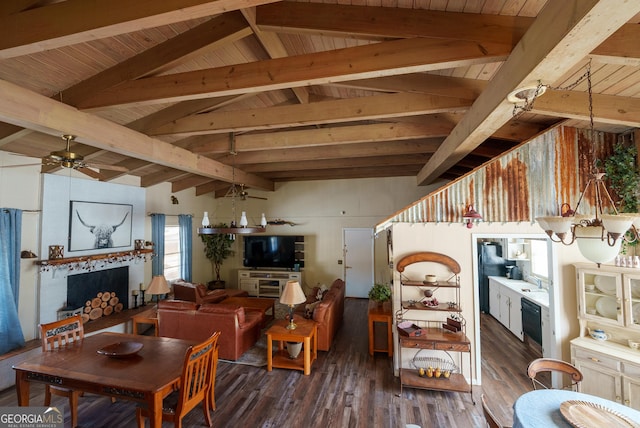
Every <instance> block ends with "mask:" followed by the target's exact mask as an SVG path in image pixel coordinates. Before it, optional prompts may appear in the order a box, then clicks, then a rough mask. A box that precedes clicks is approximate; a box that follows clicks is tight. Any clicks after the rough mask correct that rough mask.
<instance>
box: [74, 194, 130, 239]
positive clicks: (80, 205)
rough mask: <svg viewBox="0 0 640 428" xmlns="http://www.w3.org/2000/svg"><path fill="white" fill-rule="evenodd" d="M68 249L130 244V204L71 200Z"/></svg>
mask: <svg viewBox="0 0 640 428" xmlns="http://www.w3.org/2000/svg"><path fill="white" fill-rule="evenodd" d="M70 203H71V206H70V210H69V251H83V250H98V249H105V248H118V247H130V246H131V224H132V216H133V205H127V204H112V203H103V202H85V201H71V202H70Z"/></svg>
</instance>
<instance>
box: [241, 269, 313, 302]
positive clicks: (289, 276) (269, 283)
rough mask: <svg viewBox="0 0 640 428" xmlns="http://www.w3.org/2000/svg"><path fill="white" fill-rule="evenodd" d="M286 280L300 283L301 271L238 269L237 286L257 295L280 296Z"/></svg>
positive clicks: (252, 294) (251, 294)
mask: <svg viewBox="0 0 640 428" xmlns="http://www.w3.org/2000/svg"><path fill="white" fill-rule="evenodd" d="M287 281H298V282H299V283H300V285H302V272H286V271H273V270H253V269H241V270H239V271H238V286H239V287H240V289H241V290H244V291H246V292H247V293H249V295H250V296H257V297H280V295H281V294H282V290H284V286H285V285H286V283H287Z"/></svg>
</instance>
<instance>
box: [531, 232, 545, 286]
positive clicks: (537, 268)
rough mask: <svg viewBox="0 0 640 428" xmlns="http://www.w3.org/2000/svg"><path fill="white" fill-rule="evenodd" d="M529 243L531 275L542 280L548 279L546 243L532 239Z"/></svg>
mask: <svg viewBox="0 0 640 428" xmlns="http://www.w3.org/2000/svg"><path fill="white" fill-rule="evenodd" d="M530 243H531V274H532V275H534V276H536V277H538V278H540V279H542V280H548V279H549V260H548V259H549V257H548V253H547V248H548V247H547V241H543V240H541V239H532V240H531V241H530Z"/></svg>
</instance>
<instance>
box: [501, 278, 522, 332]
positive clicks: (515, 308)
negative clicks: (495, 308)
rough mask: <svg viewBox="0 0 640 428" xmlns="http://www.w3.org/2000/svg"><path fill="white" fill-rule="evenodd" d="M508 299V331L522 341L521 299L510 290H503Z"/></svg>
mask: <svg viewBox="0 0 640 428" xmlns="http://www.w3.org/2000/svg"><path fill="white" fill-rule="evenodd" d="M505 291H506V292H507V295H508V298H509V330H511V333H513V334H514V335H515V336H516V337H517V338H518V339H520V340H524V333H523V332H522V297H520V295H519V294H518V293H516V292H514V291H512V290H505Z"/></svg>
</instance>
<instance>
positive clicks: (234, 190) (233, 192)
mask: <svg viewBox="0 0 640 428" xmlns="http://www.w3.org/2000/svg"><path fill="white" fill-rule="evenodd" d="M225 196H227V197H230V198H238V199H240V200H241V201H246V200H247V198H250V199H262V200H264V201H266V200H267V198H263V197H262V196H251V195H249V192H247V191H246V190H245V188H244V184H240V185H237V184H235V183H233V184H231V187H230V188H229V191H228V192H227V194H226V195H225Z"/></svg>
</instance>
